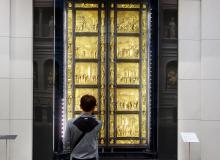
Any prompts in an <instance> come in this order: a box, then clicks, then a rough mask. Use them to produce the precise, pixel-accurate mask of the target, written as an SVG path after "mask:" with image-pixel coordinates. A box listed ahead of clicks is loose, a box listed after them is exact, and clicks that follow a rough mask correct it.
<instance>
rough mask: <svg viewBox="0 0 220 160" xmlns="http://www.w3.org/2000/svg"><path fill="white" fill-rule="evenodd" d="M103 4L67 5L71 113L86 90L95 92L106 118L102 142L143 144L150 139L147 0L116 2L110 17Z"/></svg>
mask: <svg viewBox="0 0 220 160" xmlns="http://www.w3.org/2000/svg"><path fill="white" fill-rule="evenodd" d="M99 6H100V7H101V8H99ZM103 6H104V3H102V4H101V5H98V4H95V3H94V4H92V3H79V2H77V3H74V1H73V2H72V3H70V5H69V8H68V10H67V18H68V19H67V31H68V33H67V41H68V42H67V53H66V68H65V70H66V83H67V84H66V88H67V91H66V92H65V93H66V102H67V103H66V104H67V113H68V114H67V117H68V119H70V118H72V116H73V115H74V117H76V116H78V115H79V114H80V111H81V109H80V98H81V97H82V96H83V95H85V94H91V95H94V96H95V97H96V98H97V103H98V106H97V111H98V112H96V113H97V114H96V116H97V118H98V119H100V120H101V121H102V123H103V126H102V129H101V133H100V136H99V144H103V145H123V146H126V145H128V146H129V145H130V144H144V143H147V142H148V137H147V136H148V130H147V127H148V126H147V125H148V99H147V98H148V75H147V73H148V67H149V66H148V65H149V64H148V54H147V48H148V44H147V38H148V37H147V18H148V17H147V9H143V8H141V7H142V6H146V5H140V4H115V5H114V4H113V3H112V5H111V6H112V8H111V9H110V15H109V17H106V15H105V11H106V10H104V9H103ZM113 7H115V8H113ZM145 8H146V7H145ZM107 15H108V14H107ZM140 21H141V22H140ZM106 24H109V30H107V28H106V27H107V25H106ZM74 25H75V26H74ZM140 25H141V26H140ZM115 27H116V28H115ZM106 31H108V32H107V33H106ZM106 40H107V41H106ZM73 49H74V50H73ZM107 49H109V50H107ZM108 57H109V59H108ZM108 72H109V73H108ZM73 78H74V79H73ZM106 95H109V97H106ZM107 99H108V101H107ZM106 102H108V103H106ZM73 104H74V106H73ZM108 142H109V143H108Z"/></svg>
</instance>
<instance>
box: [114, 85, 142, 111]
mask: <svg viewBox="0 0 220 160" xmlns="http://www.w3.org/2000/svg"><path fill="white" fill-rule="evenodd" d="M138 110H139V90H138V89H117V111H138Z"/></svg>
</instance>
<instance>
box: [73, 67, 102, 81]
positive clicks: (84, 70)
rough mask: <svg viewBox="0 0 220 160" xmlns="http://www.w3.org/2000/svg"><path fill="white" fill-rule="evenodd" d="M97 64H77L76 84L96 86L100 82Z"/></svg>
mask: <svg viewBox="0 0 220 160" xmlns="http://www.w3.org/2000/svg"><path fill="white" fill-rule="evenodd" d="M97 70H98V66H97V63H76V64H75V84H80V85H85V84H87V85H95V84H97V82H98V71H97Z"/></svg>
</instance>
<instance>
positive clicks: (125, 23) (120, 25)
mask: <svg viewBox="0 0 220 160" xmlns="http://www.w3.org/2000/svg"><path fill="white" fill-rule="evenodd" d="M117 31H118V33H139V12H138V11H118V12H117Z"/></svg>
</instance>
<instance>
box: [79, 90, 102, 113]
mask: <svg viewBox="0 0 220 160" xmlns="http://www.w3.org/2000/svg"><path fill="white" fill-rule="evenodd" d="M85 94H89V95H92V96H94V97H95V98H96V99H98V89H90V88H76V89H75V111H81V109H80V99H81V97H82V96H83V95H85Z"/></svg>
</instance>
